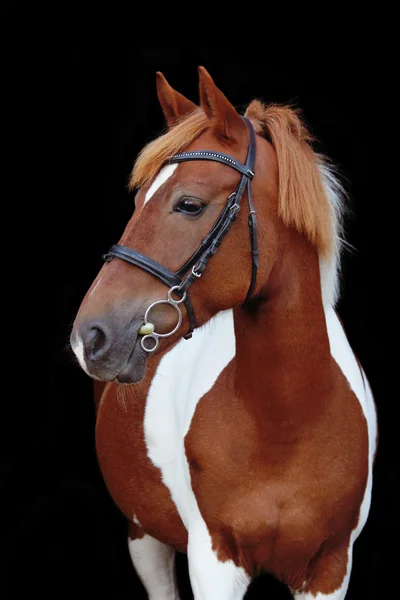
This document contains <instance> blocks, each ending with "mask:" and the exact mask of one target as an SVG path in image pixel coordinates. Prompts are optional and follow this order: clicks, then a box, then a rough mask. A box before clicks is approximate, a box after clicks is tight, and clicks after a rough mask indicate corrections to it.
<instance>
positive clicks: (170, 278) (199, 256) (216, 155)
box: [103, 117, 259, 339]
mask: <svg viewBox="0 0 400 600" xmlns="http://www.w3.org/2000/svg"><path fill="white" fill-rule="evenodd" d="M243 119H244V121H245V122H246V125H247V127H248V129H249V133H250V142H249V146H248V151H247V157H246V163H245V164H244V165H243V164H242V163H241V162H240V161H238V160H236V159H235V158H232V157H231V156H228V155H227V154H223V153H221V152H216V151H214V150H196V151H192V152H181V153H179V154H174V155H173V156H169V157H168V159H167V163H180V162H185V161H192V160H211V161H214V162H220V163H222V164H224V165H227V166H229V167H231V168H233V169H235V170H236V171H238V172H239V173H241V175H242V177H241V179H240V182H239V184H238V187H237V188H236V190H235V192H233V193H232V194H231V195H230V196H229V198H228V201H227V203H226V205H225V207H224V208H223V210H222V211H221V213H220V215H219V217H218V218H217V220H216V221H215V223H214V225H213V226H212V228H211V230H210V231H209V233H208V234H207V235H206V237H205V238H204V239H203V241H202V242H201V244H200V246H199V247H198V248H197V250H196V251H195V252H194V253H193V254H192V256H191V257H190V258H189V259H188V260H187V261H186V263H185V264H184V265H183V266H182V267H181V268H180V269H179V270H178V271H177V272H176V273H173V271H170V270H169V269H167V268H166V267H164V266H163V265H161V264H160V263H158V262H156V261H155V260H153V259H152V258H149V257H148V256H145V255H144V254H141V253H140V252H137V250H132V249H131V248H128V247H127V246H120V245H118V244H114V245H113V246H111V248H110V250H109V251H108V253H107V254H105V255H104V256H103V259H104V260H107V261H110V260H112V259H113V258H114V257H115V258H120V259H121V260H125V261H126V262H129V263H130V264H132V265H135V266H136V267H140V268H141V269H144V270H145V271H146V272H147V273H150V274H151V275H154V277H157V278H158V279H159V280H160V281H162V282H163V283H164V284H165V285H167V286H169V287H170V288H171V287H173V286H179V289H177V290H175V292H177V293H178V295H179V293H180V294H181V295H183V293H184V292H186V297H185V300H184V303H185V306H186V309H187V312H188V317H189V322H190V328H189V332H188V333H187V335H186V336H184V337H185V339H188V338H190V337H192V332H193V330H194V329H195V328H196V326H197V325H196V318H195V314H194V311H193V307H192V304H191V302H190V299H189V296H188V293H187V291H188V289H189V287H190V286H191V285H192V283H193V282H194V281H195V280H196V279H198V278H199V277H201V274H202V273H203V271H204V269H205V268H206V266H207V264H208V261H209V260H210V258H211V257H212V256H214V254H215V253H216V251H217V250H218V248H219V246H220V243H221V241H222V239H223V238H224V237H225V235H226V234H227V233H228V231H229V230H230V228H231V227H232V225H233V223H234V221H235V220H236V218H237V215H238V213H239V210H240V202H241V199H242V197H243V194H244V192H245V190H246V188H247V201H248V205H249V216H248V225H249V232H250V247H251V258H252V269H251V281H250V286H249V289H248V292H247V295H246V299H245V302H246V301H247V300H249V299H250V298H251V295H252V293H253V291H254V287H255V284H256V279H257V270H258V262H259V259H258V256H259V250H258V239H257V218H256V211H255V210H254V204H253V199H252V195H251V180H252V178H253V177H254V165H255V160H256V137H255V133H254V129H253V126H252V125H251V123H250V121H249V120H248V119H247V118H246V117H243ZM190 269H191V271H190V273H189V274H188V275H186V277H185V278H184V279H182V277H183V276H184V275H185V273H187V272H188V271H189V270H190Z"/></svg>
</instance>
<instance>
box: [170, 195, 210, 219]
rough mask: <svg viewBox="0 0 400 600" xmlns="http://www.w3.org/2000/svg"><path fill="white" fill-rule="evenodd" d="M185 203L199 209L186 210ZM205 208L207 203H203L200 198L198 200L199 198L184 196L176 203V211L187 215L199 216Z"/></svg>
mask: <svg viewBox="0 0 400 600" xmlns="http://www.w3.org/2000/svg"><path fill="white" fill-rule="evenodd" d="M185 204H186V207H189V206H193V207H196V208H197V210H193V211H192V210H185V209H184V205H185ZM204 208H205V204H203V203H202V202H201V201H200V200H197V198H189V197H184V198H180V200H178V202H177V203H176V204H175V206H174V212H179V213H183V214H184V215H187V216H190V217H197V216H199V215H200V214H201V213H202V212H203V210H204Z"/></svg>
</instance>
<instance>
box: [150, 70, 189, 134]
mask: <svg viewBox="0 0 400 600" xmlns="http://www.w3.org/2000/svg"><path fill="white" fill-rule="evenodd" d="M156 75H157V96H158V101H159V103H160V105H161V108H162V111H163V113H164V117H165V120H166V121H167V124H168V127H173V126H174V125H175V123H176V122H177V121H179V119H181V118H182V117H184V116H185V115H187V114H188V113H190V112H192V111H194V110H195V109H196V108H198V107H197V106H196V104H195V103H194V102H192V101H191V100H188V98H185V96H183V95H182V94H180V93H179V92H177V91H176V90H174V88H172V87H171V86H170V85H169V83H168V81H167V80H166V79H165V77H164V75H163V74H162V73H160V71H157V73H156Z"/></svg>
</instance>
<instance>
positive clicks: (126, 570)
mask: <svg viewBox="0 0 400 600" xmlns="http://www.w3.org/2000/svg"><path fill="white" fill-rule="evenodd" d="M3 16H4V19H3V20H2V28H3V29H4V31H3V33H4V34H6V35H5V37H4V39H5V41H6V43H5V45H4V49H3V52H2V57H3V59H4V60H3V66H4V69H3V84H4V92H5V93H4V95H3V100H5V109H4V112H3V116H4V125H5V129H6V130H7V133H9V134H10V136H9V138H7V139H8V142H7V143H8V144H9V145H8V153H7V154H8V158H9V159H11V160H10V161H9V170H8V172H7V173H6V175H9V180H10V183H11V186H10V196H9V199H10V202H9V204H10V205H11V208H14V209H15V217H13V218H14V219H15V220H14V221H13V223H14V224H15V228H14V229H15V230H16V232H17V237H16V238H15V234H14V238H13V239H14V241H15V239H16V241H17V242H22V244H23V247H24V248H25V250H26V248H29V260H26V258H27V257H26V255H24V258H22V259H21V258H19V259H18V258H17V260H18V261H21V262H19V263H18V264H22V265H23V266H24V275H23V278H22V279H21V276H19V277H18V283H19V284H20V285H21V289H22V290H23V294H22V296H21V295H20V296H19V297H22V303H23V308H22V309H20V308H18V321H19V322H21V321H22V330H23V333H22V336H23V337H18V338H17V340H16V346H17V349H18V350H19V354H18V355H17V356H18V357H19V359H18V361H19V362H18V369H17V370H18V372H17V377H16V378H15V379H13V380H12V383H13V385H12V388H10V389H12V393H10V392H5V394H4V408H5V409H6V411H3V414H4V416H5V419H4V425H5V429H6V433H7V434H8V435H6V436H4V437H3V440H5V441H6V443H5V444H4V450H3V452H2V456H1V473H2V479H1V483H2V492H1V503H2V506H3V508H2V509H1V549H2V558H1V570H2V575H1V578H0V594H2V595H1V598H4V599H5V600H6V599H7V600H9V599H10V600H14V599H19V598H25V597H26V596H27V594H28V593H29V594H31V593H33V594H38V595H39V596H40V597H41V598H50V597H51V598H61V597H62V598H64V597H74V598H81V597H82V598H83V597H89V598H103V597H104V598H110V597H111V598H113V599H118V600H119V599H121V600H124V599H127V600H128V599H130V600H132V599H133V598H145V597H146V596H145V594H144V592H143V589H142V587H141V585H140V583H139V582H138V580H137V578H136V575H135V574H134V571H133V568H132V566H131V563H130V558H129V555H128V550H127V543H126V533H127V529H126V522H125V519H124V518H123V517H122V515H121V514H120V513H119V511H118V509H117V508H116V507H115V506H114V504H113V502H112V500H111V499H110V497H109V495H108V492H107V490H106V488H105V486H104V483H103V481H102V478H101V474H100V473H99V470H98V467H97V462H96V456H95V450H94V425H95V415H94V406H93V401H92V385H91V380H90V379H89V378H88V377H87V376H86V375H85V374H84V373H83V372H82V371H81V370H80V369H79V368H78V367H77V365H76V363H75V361H74V360H73V358H72V356H71V353H70V352H69V350H68V337H69V332H70V328H71V324H72V322H73V319H74V315H75V313H76V311H77V309H78V307H79V304H80V302H81V299H82V297H83V295H84V293H85V292H86V290H87V288H88V287H89V285H90V283H91V282H92V280H93V279H94V277H95V275H96V273H97V271H98V270H99V268H100V266H101V255H102V253H103V252H104V251H105V250H107V248H108V247H109V246H110V245H111V244H112V243H114V242H116V241H117V240H118V238H119V236H120V234H121V232H122V229H123V227H124V225H125V223H126V221H127V219H128V218H129V217H130V215H131V213H132V211H133V195H132V194H129V193H128V191H127V181H128V176H129V173H130V169H131V168H132V165H133V162H134V159H135V156H136V155H137V153H138V152H139V150H140V149H141V148H142V147H143V145H144V144H145V143H146V142H148V141H149V140H151V139H152V138H154V137H155V136H156V135H158V134H159V133H160V132H161V130H162V129H163V128H164V121H163V117H162V113H161V110H160V108H159V106H158V103H157V98H156V91H155V72H156V71H157V70H161V71H162V72H163V73H164V75H165V76H166V77H167V79H168V80H169V82H170V83H171V85H173V87H175V88H176V89H178V90H179V91H180V92H182V93H183V94H185V95H187V96H188V97H189V98H191V99H192V100H194V101H197V100H198V77H197V66H198V65H204V66H205V67H206V68H207V69H208V70H209V72H210V73H211V75H212V76H213V78H214V80H215V82H216V83H217V85H218V86H219V87H220V88H221V89H222V91H223V92H224V93H225V94H226V95H227V97H228V98H229V99H230V101H231V102H232V103H233V104H234V105H235V106H236V107H238V108H240V107H245V106H246V104H247V103H248V102H249V101H250V100H251V99H253V98H254V97H258V98H260V99H262V100H264V101H265V102H284V103H291V104H294V105H296V106H298V107H300V108H301V109H302V110H303V114H304V118H305V121H306V123H307V124H308V126H309V128H310V129H311V131H312V133H313V134H314V135H315V136H316V137H317V139H318V140H319V144H317V146H316V149H318V150H319V151H322V152H323V153H325V154H327V155H328V156H329V157H330V158H331V159H332V160H333V162H334V163H335V164H336V165H337V166H338V168H339V171H340V173H341V175H342V181H343V183H344V185H345V188H346V190H347V192H348V194H349V212H348V217H347V220H346V238H347V241H348V242H349V243H350V244H351V245H352V246H353V247H354V250H351V251H346V252H345V254H344V257H343V277H342V279H343V282H342V295H341V299H340V302H339V305H338V310H339V314H340V316H341V318H342V320H343V322H344V325H345V328H346V330H347V333H348V336H349V339H350V342H351V344H352V346H353V348H354V350H355V352H356V354H357V355H358V357H359V359H360V360H361V363H362V364H363V366H364V368H365V371H366V373H367V376H368V377H369V379H370V382H371V385H372V388H373V391H374V393H375V398H376V403H377V407H378V416H379V425H380V446H379V452H378V457H377V462H376V467H375V484H374V491H373V501H372V509H371V513H370V517H369V521H368V523H367V526H366V527H365V529H364V531H363V532H362V534H361V536H360V538H359V540H358V541H357V542H356V544H355V551H354V566H353V571H352V577H351V583H350V588H349V592H348V596H347V597H348V598H349V600H354V599H356V598H362V599H363V600H372V599H374V600H380V599H381V598H385V599H386V598H392V597H394V593H395V592H394V590H395V589H396V588H395V587H394V588H393V592H391V591H390V590H391V589H392V586H391V584H390V578H389V575H388V573H389V572H390V571H391V570H392V567H391V566H389V565H391V562H392V560H393V558H394V556H395V555H396V553H397V554H398V550H397V548H395V549H394V550H393V548H391V547H390V544H389V542H390V540H391V537H392V535H393V533H394V527H395V526H397V523H395V520H394V519H395V500H394V498H395V493H394V491H393V490H394V489H395V466H396V465H395V463H396V462H397V460H396V459H395V443H396V422H395V419H394V413H393V397H392V394H391V393H389V390H388V387H387V383H386V368H385V364H384V356H385V352H384V348H385V340H384V329H385V328H384V327H383V317H384V314H385V312H387V308H386V302H385V298H384V297H383V296H382V294H381V293H376V291H375V293H374V289H375V290H376V287H375V285H374V282H376V280H377V278H378V277H381V278H382V276H383V275H384V268H383V266H382V265H383V264H385V262H386V261H385V256H386V234H385V231H386V219H387V213H385V211H384V210H383V203H384V197H382V187H381V174H380V166H379V163H378V159H377V151H376V143H377V141H376V120H377V117H376V112H377V106H381V105H382V103H384V101H385V100H386V99H387V97H388V95H389V90H388V88H387V87H386V83H385V81H382V80H381V77H380V75H381V67H380V66H379V64H380V63H379V60H377V54H376V50H375V49H374V50H373V52H371V53H369V49H370V45H369V42H368V41H363V42H359V43H355V46H354V49H353V50H352V52H345V53H343V55H342V56H340V57H339V56H338V55H335V56H332V57H330V58H328V57H327V56H326V52H325V50H326V48H325V45H324V44H321V45H320V46H319V47H318V48H315V47H314V51H313V52H310V54H309V55H307V53H305V56H304V57H303V55H302V56H301V57H300V53H299V52H297V49H296V48H294V50H292V51H291V53H289V50H288V49H287V52H288V53H289V54H285V52H284V46H285V44H284V43H283V42H282V41H281V43H280V45H272V44H270V43H269V42H268V40H267V38H265V41H263V38H262V37H261V42H260V44H259V46H257V47H255V46H251V51H250V52H249V51H247V52H245V51H243V46H246V42H244V41H243V40H242V39H241V44H240V48H239V47H238V43H237V41H236V38H235V36H232V37H231V36H229V35H225V36H221V39H220V41H219V42H218V41H217V40H218V37H219V36H218V37H217V33H218V32H217V31H214V30H213V31H212V35H211V34H210V35H209V36H207V35H206V34H204V33H203V35H202V36H197V37H196V36H195V34H193V37H192V38H191V37H190V36H186V39H185V40H182V38H181V36H179V35H176V36H170V37H168V38H166V39H165V40H164V41H163V40H162V39H160V38H159V37H158V36H157V35H156V34H154V33H152V31H151V28H150V26H149V23H148V22H144V21H143V20H142V19H140V18H136V20H135V15H134V14H133V13H132V12H130V11H128V10H124V9H122V10H121V11H113V12H111V14H110V13H109V12H107V11H104V13H103V14H102V15H101V18H99V15H98V13H94V14H92V13H91V11H90V10H87V11H86V12H85V13H84V12H83V11H82V9H81V7H79V5H77V6H72V5H66V4H65V5H64V4H62V3H60V4H57V5H53V4H51V5H48V6H42V8H41V9H40V8H38V7H37V6H36V7H32V6H30V8H27V7H23V5H20V4H18V3H15V4H13V5H9V7H8V10H5V11H4V13H3ZM242 19H243V15H242V16H240V18H239V20H238V22H237V23H236V29H237V27H238V26H239V25H240V24H241V22H242ZM265 33H266V32H264V36H265ZM234 41H235V43H233V42H234ZM325 44H326V45H329V40H326V41H325ZM247 47H248V46H247ZM318 58H319V60H317V59H318ZM378 58H379V57H378ZM385 117H386V115H385V114H384V113H381V115H380V118H385ZM374 122H375V125H374ZM374 131H375V141H374V142H373V136H372V133H373V132H374ZM8 226H10V228H11V225H9V224H8V221H7V225H6V227H8ZM25 232H26V233H25ZM6 233H7V232H5V234H6ZM8 302H9V304H13V296H12V294H11V295H10V296H9V297H8ZM27 307H29V308H27ZM21 315H23V316H22V318H21ZM6 320H7V317H6ZM39 348H40V349H39ZM21 353H22V354H23V355H24V356H25V355H26V356H27V358H26V359H25V361H26V362H27V363H29V364H28V365H27V366H25V363H23V364H22V365H21V364H20V363H21V360H22V359H21V356H20V355H21ZM385 359H386V358H385ZM31 365H33V369H32V373H31V372H30V371H29V368H28V367H30V366H31ZM28 372H29V375H28ZM178 566H179V577H180V581H181V586H182V589H185V590H186V591H185V592H184V593H183V599H185V598H190V597H191V596H190V592H189V585H188V579H187V572H186V563H185V557H184V556H182V555H180V556H178ZM385 589H387V590H388V591H384V590H385ZM391 594H392V595H391ZM248 597H249V598H264V597H265V598H266V597H268V598H277V599H279V598H287V597H289V596H288V595H287V592H286V591H285V590H284V589H283V587H282V586H281V585H280V584H278V583H276V582H274V581H273V580H272V579H270V578H269V577H267V576H265V577H262V578H260V579H259V580H258V581H256V582H255V583H254V584H253V585H252V589H251V590H250V591H249V594H248Z"/></svg>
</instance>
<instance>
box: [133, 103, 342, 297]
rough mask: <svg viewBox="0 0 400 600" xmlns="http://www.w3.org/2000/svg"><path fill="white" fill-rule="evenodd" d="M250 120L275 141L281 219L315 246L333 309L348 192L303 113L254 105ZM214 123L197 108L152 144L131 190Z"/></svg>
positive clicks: (136, 171)
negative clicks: (316, 148) (314, 145)
mask: <svg viewBox="0 0 400 600" xmlns="http://www.w3.org/2000/svg"><path fill="white" fill-rule="evenodd" d="M245 116H246V117H248V118H249V119H250V120H251V122H252V124H253V126H254V128H255V131H256V132H257V133H259V134H261V135H266V136H267V137H268V138H269V139H270V140H271V143H272V145H273V147H274V149H275V152H276V155H277V161H278V172H279V205H278V210H279V216H280V217H281V219H282V220H283V222H284V223H285V224H286V225H288V226H290V227H293V228H295V229H297V230H298V231H300V232H301V233H303V235H305V237H306V238H307V239H308V240H309V241H310V242H311V243H312V244H313V245H314V246H315V247H316V249H317V251H318V253H319V256H320V270H321V280H322V294H323V299H324V303H326V302H328V303H330V304H334V303H335V302H336V300H337V297H338V289H339V285H338V281H339V270H340V251H341V246H342V238H341V234H342V216H343V212H344V199H345V194H344V191H343V188H342V186H341V184H340V183H339V181H338V179H337V178H336V177H335V174H334V170H333V168H332V167H331V166H330V165H329V163H328V161H327V159H326V158H325V157H323V156H321V155H320V154H318V153H316V152H315V151H314V150H313V148H312V145H311V143H312V142H313V138H312V136H311V135H310V133H309V131H308V130H307V128H306V127H305V125H304V123H303V121H302V119H301V117H300V112H299V111H298V110H296V109H293V108H290V107H287V106H281V105H269V106H266V105H264V104H263V103H262V102H260V101H259V100H253V101H252V102H251V103H250V104H249V106H248V107H247V109H246V112H245ZM209 124H210V122H209V119H208V117H207V116H206V114H205V113H204V111H203V110H202V109H201V108H198V109H196V110H194V111H193V112H192V113H190V114H189V115H188V116H186V117H184V118H183V119H182V120H181V121H180V122H178V124H177V125H175V126H174V127H173V128H172V129H170V130H169V131H167V132H166V133H165V134H163V135H161V136H160V137H158V138H156V139H155V140H153V141H152V142H150V143H149V144H147V146H145V147H144V148H143V150H142V151H141V152H140V154H139V156H138V158H137V160H136V163H135V165H134V168H133V171H132V175H131V178H130V181H129V188H130V189H134V188H137V187H141V186H142V185H144V184H145V183H147V182H148V181H150V180H151V179H153V178H154V177H155V175H156V174H157V173H158V171H159V170H160V168H161V166H162V165H163V164H164V162H165V161H166V159H167V158H168V156H171V155H173V154H177V153H178V152H182V151H183V150H184V149H185V148H187V146H189V144H191V143H192V142H193V141H194V140H195V139H196V138H197V137H199V135H201V134H202V133H203V132H204V131H205V130H206V129H207V128H208V127H209Z"/></svg>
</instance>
